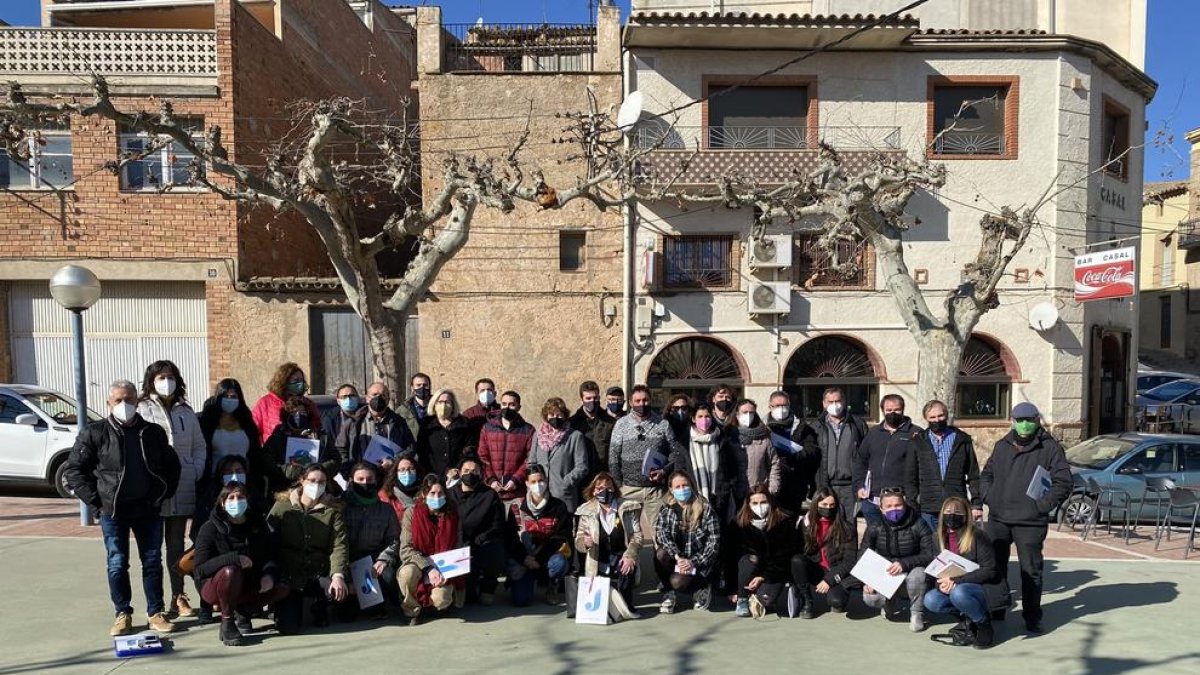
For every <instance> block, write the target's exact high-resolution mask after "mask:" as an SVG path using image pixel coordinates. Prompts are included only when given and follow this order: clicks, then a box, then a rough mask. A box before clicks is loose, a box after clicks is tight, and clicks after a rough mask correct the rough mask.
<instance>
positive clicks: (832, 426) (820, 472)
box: [809, 387, 867, 518]
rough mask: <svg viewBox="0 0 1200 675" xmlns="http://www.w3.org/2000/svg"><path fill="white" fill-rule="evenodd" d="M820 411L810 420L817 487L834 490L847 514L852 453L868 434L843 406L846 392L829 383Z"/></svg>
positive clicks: (852, 505)
mask: <svg viewBox="0 0 1200 675" xmlns="http://www.w3.org/2000/svg"><path fill="white" fill-rule="evenodd" d="M821 408H822V410H821V414H820V415H819V416H818V417H817V419H816V421H814V422H811V423H810V424H809V426H810V427H812V430H813V432H815V433H816V435H817V447H818V448H819V449H820V453H821V461H820V465H819V467H818V468H817V487H828V488H829V489H830V490H832V491H833V492H834V493H835V494H837V500H838V505H839V507H840V508H841V509H842V512H843V515H845V516H846V518H852V517H853V516H854V513H855V511H854V509H855V503H856V499H855V496H854V489H853V487H852V485H853V483H854V453H855V452H857V451H858V445H859V443H861V442H862V439H863V438H865V437H866V435H867V424H866V422H863V420H862V418H861V417H859V416H857V415H852V414H851V413H850V411H849V408H847V406H846V393H845V392H843V391H842V390H841V389H840V388H838V387H830V388H829V389H826V390H825V393H824V394H823V395H822V396H821Z"/></svg>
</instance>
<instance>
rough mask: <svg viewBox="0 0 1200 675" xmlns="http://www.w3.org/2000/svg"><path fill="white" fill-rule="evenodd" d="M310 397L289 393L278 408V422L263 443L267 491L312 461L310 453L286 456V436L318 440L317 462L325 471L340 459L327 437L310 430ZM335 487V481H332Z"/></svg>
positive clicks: (279, 486) (280, 485)
mask: <svg viewBox="0 0 1200 675" xmlns="http://www.w3.org/2000/svg"><path fill="white" fill-rule="evenodd" d="M311 405H312V401H311V400H309V399H307V398H305V397H303V396H293V397H292V398H290V399H288V402H287V404H286V405H284V407H283V408H282V409H281V410H280V424H279V426H277V427H275V430H274V431H272V432H271V437H270V438H268V439H267V442H266V444H264V445H263V451H262V456H263V468H262V471H263V472H264V473H265V474H266V475H267V480H268V484H269V487H270V491H271V492H278V491H279V490H282V489H285V488H286V487H287V486H289V485H291V484H293V483H295V481H296V479H298V478H299V477H300V471H301V470H302V469H304V467H306V466H308V465H309V464H310V463H312V457H311V455H308V456H305V455H293V456H292V458H291V459H290V460H289V459H288V455H287V451H288V439H291V438H304V439H308V440H315V441H318V443H319V445H318V450H317V462H319V463H320V464H321V466H324V467H325V470H326V471H328V472H329V475H331V476H332V475H334V474H335V473H337V471H338V468H339V464H340V462H339V461H338V455H337V452H336V451H334V449H333V446H332V445H331V444H330V443H329V438H328V437H326V436H324V435H323V434H321V433H320V432H318V431H313V428H312V422H311V418H310V417H309V408H310V406H311ZM332 489H334V490H335V491H337V492H340V490H338V489H337V484H336V483H334V484H333V488H332Z"/></svg>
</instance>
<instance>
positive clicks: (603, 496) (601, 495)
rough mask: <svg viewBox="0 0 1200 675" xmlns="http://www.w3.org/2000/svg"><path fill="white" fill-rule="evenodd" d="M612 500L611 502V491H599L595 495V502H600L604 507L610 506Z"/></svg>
mask: <svg viewBox="0 0 1200 675" xmlns="http://www.w3.org/2000/svg"><path fill="white" fill-rule="evenodd" d="M612 500H613V491H612V490H601V491H599V492H597V493H596V501H598V502H600V503H601V504H604V505H605V506H607V505H609V504H611V503H612Z"/></svg>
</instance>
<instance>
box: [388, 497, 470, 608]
mask: <svg viewBox="0 0 1200 675" xmlns="http://www.w3.org/2000/svg"><path fill="white" fill-rule="evenodd" d="M462 541H463V540H462V533H461V531H460V530H459V527H458V507H457V505H456V504H455V503H454V500H452V499H449V498H447V496H446V479H445V478H443V477H442V476H439V475H437V474H432V473H431V474H429V475H428V476H426V477H425V480H423V481H422V482H421V490H420V493H419V497H418V499H417V501H416V503H415V504H414V505H413V507H412V508H411V509H408V510H406V511H405V512H404V523H403V524H402V526H401V528H400V572H399V573H398V574H397V575H396V581H397V583H398V584H399V586H400V595H401V597H402V598H403V602H402V604H401V607H402V608H403V610H404V615H405V616H407V617H408V619H409V623H410V624H411V625H416V624H417V623H418V622H419V621H420V620H421V616H422V614H424V613H425V612H426V611H427V610H433V611H439V612H440V611H443V610H446V609H449V608H450V605H452V604H457V606H459V607H462V602H463V597H464V596H463V577H456V578H454V579H446V578H445V577H444V576H442V573H441V572H440V571H439V570H438V568H437V566H436V565H434V564H433V556H435V555H437V554H439V553H445V552H446V551H452V550H454V549H456V548H461V547H462Z"/></svg>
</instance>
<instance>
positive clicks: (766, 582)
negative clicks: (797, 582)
mask: <svg viewBox="0 0 1200 675" xmlns="http://www.w3.org/2000/svg"><path fill="white" fill-rule="evenodd" d="M737 526H738V534H739V536H738V541H739V542H740V544H741V548H740V553H741V557H740V558H738V563H737V603H736V613H737V615H738V616H740V617H747V616H756V617H758V616H762V615H763V614H764V613H765V612H766V610H767V609H769V608H770V607H771V606H772V605H774V604H775V601H776V600H777V599H778V597H779V593H780V591H782V590H783V585H784V584H786V583H787V582H788V581H789V580H790V578H791V564H792V554H793V553H794V552H795V550H796V526H795V521H794V520H793V519H792V517H791V515H789V514H788V513H786V512H785V511H784V510H783V509H780V508H778V506H777V505H776V503H775V500H774V498H772V497H771V491H770V489H769V488H768V487H767V486H766V485H765V484H763V483H759V484H757V485H754V486H752V487H751V488H750V496H749V497H747V498H746V503H745V504H743V505H742V508H741V510H740V511H738V515H737Z"/></svg>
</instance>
